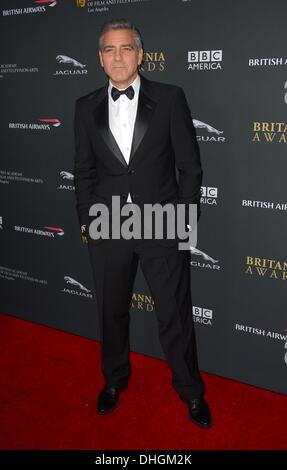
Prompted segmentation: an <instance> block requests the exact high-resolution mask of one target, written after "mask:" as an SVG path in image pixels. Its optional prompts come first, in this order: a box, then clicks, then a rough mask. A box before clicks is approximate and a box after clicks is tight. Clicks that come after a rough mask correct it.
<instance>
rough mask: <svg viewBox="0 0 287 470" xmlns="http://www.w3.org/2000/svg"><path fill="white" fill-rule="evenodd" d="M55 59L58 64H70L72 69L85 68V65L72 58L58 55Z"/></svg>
mask: <svg viewBox="0 0 287 470" xmlns="http://www.w3.org/2000/svg"><path fill="white" fill-rule="evenodd" d="M56 59H57V61H58V62H59V63H60V64H72V65H73V66H74V67H80V68H81V69H83V68H84V67H86V65H85V64H81V63H80V62H78V61H77V60H76V59H73V58H72V57H68V56H67V55H61V54H59V55H57V57H56Z"/></svg>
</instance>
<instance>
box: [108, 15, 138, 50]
mask: <svg viewBox="0 0 287 470" xmlns="http://www.w3.org/2000/svg"><path fill="white" fill-rule="evenodd" d="M115 29H129V30H130V31H132V33H133V36H134V40H135V43H136V48H137V50H140V49H142V48H143V41H142V37H141V34H140V32H139V30H138V29H137V28H136V27H135V26H134V25H133V24H131V23H130V22H129V21H128V20H126V19H125V18H120V19H114V20H110V21H106V22H105V23H104V24H103V26H102V28H101V31H100V35H99V49H100V50H102V48H103V36H104V34H105V33H107V32H108V31H113V30H115Z"/></svg>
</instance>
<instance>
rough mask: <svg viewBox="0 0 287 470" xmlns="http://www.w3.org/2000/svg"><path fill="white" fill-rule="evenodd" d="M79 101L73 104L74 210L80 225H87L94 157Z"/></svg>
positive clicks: (93, 178)
mask: <svg viewBox="0 0 287 470" xmlns="http://www.w3.org/2000/svg"><path fill="white" fill-rule="evenodd" d="M79 100H80V99H78V100H76V102H75V114H74V139H75V158H74V183H75V196H76V209H77V213H78V218H79V222H80V225H83V224H88V222H89V208H90V199H91V193H92V187H93V183H94V181H95V178H96V168H95V156H94V153H93V150H92V146H91V142H90V139H89V136H88V133H87V129H86V125H85V122H84V120H83V118H82V112H81V106H80V105H81V103H80V101H79Z"/></svg>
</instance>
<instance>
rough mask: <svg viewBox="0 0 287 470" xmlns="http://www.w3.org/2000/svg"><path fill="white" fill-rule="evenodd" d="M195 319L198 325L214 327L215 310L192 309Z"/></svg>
mask: <svg viewBox="0 0 287 470" xmlns="http://www.w3.org/2000/svg"><path fill="white" fill-rule="evenodd" d="M192 313H193V319H194V322H196V323H203V324H204V325H209V326H212V319H213V310H211V309H210V308H203V307H192Z"/></svg>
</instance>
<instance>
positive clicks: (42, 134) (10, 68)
mask: <svg viewBox="0 0 287 470" xmlns="http://www.w3.org/2000/svg"><path fill="white" fill-rule="evenodd" d="M0 9H1V10H0V15H1V16H0V21H1V28H0V35H1V46H2V47H1V59H0V89H1V91H0V96H1V113H0V129H1V160H0V183H1V184H0V198H1V203H0V242H1V255H0V256H1V259H0V284H1V300H0V311H1V312H4V313H7V314H11V315H14V316H17V317H21V318H24V319H27V320H31V321H35V322H38V323H41V324H44V325H48V326H51V327H55V328H58V329H61V330H64V331H68V332H71V333H75V334H79V335H82V336H85V337H89V338H94V339H99V330H98V318H97V310H96V297H95V296H96V293H95V291H94V287H93V279H92V270H91V266H90V261H89V257H88V248H87V246H86V245H84V244H83V243H82V242H81V239H80V227H79V222H78V218H77V213H76V208H75V193H74V183H73V177H74V176H73V164H74V133H73V119H74V104H75V100H76V99H77V98H78V97H80V96H82V95H85V94H87V93H89V92H91V91H93V90H95V89H97V88H98V87H100V86H103V85H104V84H105V83H106V80H107V77H106V76H105V75H104V73H103V71H102V68H101V66H100V63H99V59H98V34H99V30H100V27H101V25H102V23H103V22H104V21H107V20H108V19H112V18H127V19H128V20H130V21H131V22H132V23H134V24H135V25H136V26H137V27H138V29H139V30H140V32H141V34H142V36H143V40H144V49H145V56H144V62H143V64H142V66H141V72H142V74H143V75H144V76H145V77H147V78H149V79H151V80H156V81H160V82H165V83H172V84H176V85H179V86H181V87H182V88H183V89H184V91H185V93H186V97H187V99H188V102H189V105H190V109H191V114H192V117H193V122H194V125H195V128H196V132H197V138H198V142H199V146H200V151H201V159H202V166H203V171H204V178H203V186H202V199H201V204H202V205H201V208H202V215H201V218H200V222H199V227H198V244H197V247H196V249H195V250H193V251H192V253H191V266H190V269H191V291H192V299H193V316H194V322H195V325H196V330H197V337H198V350H199V361H200V368H201V369H202V370H204V371H207V372H210V373H214V374H218V375H220V376H223V377H229V378H232V379H235V380H239V381H242V382H245V383H249V384H253V385H256V386H259V387H263V388H267V389H270V390H274V391H278V392H281V393H287V380H286V373H287V318H286V282H287V256H286V211H287V197H286V171H287V155H286V136H287V124H286V111H287V53H286V16H287V3H286V1H285V0H274V1H273V2H272V6H271V3H270V1H269V0H248V1H247V0H242V1H240V2H237V1H232V0H218V1H214V0H101V1H97V0H76V1H74V0H1V5H0ZM182 145H184V142H182ZM142 178H145V175H144V174H143V175H142ZM112 289H113V286H111V293H112ZM130 315H131V323H130V325H131V350H133V351H137V352H141V353H144V354H148V355H151V356H154V357H159V358H162V359H164V355H163V352H162V349H161V346H160V344H159V340H158V330H157V328H158V327H157V321H156V316H155V306H154V301H153V298H152V296H151V294H150V292H149V289H148V287H147V284H146V282H145V279H144V277H143V274H142V271H141V269H140V268H139V270H138V273H137V278H136V283H135V286H134V293H133V298H132V304H131V309H130Z"/></svg>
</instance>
